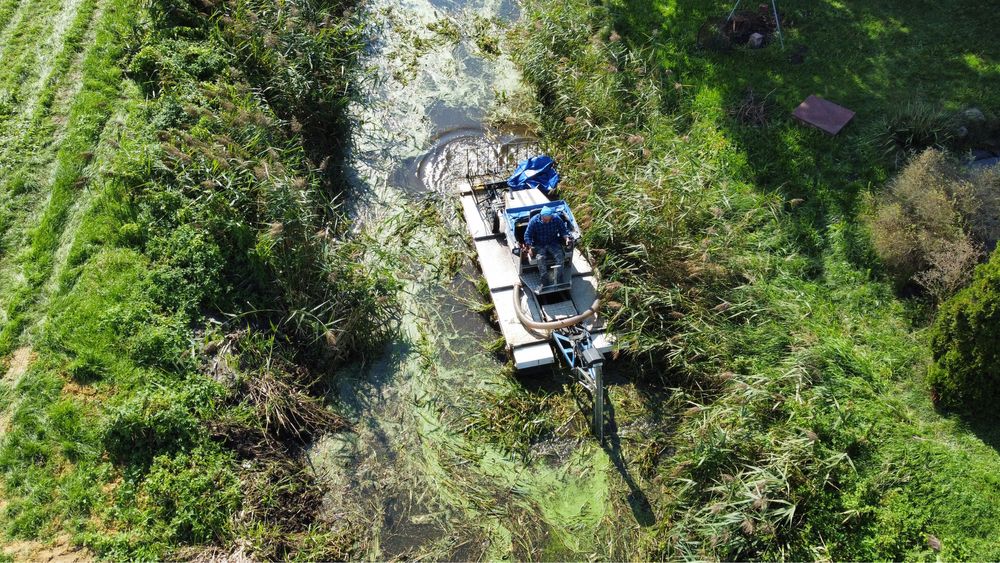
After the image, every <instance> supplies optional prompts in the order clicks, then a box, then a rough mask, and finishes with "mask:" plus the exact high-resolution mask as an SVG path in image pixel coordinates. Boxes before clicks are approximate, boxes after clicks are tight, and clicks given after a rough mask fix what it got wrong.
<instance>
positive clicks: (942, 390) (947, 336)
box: [929, 252, 1000, 413]
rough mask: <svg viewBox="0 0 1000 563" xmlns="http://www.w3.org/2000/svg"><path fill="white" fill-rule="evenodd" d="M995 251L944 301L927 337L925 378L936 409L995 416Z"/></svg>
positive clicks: (999, 279) (999, 355) (999, 293)
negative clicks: (928, 359) (931, 358)
mask: <svg viewBox="0 0 1000 563" xmlns="http://www.w3.org/2000/svg"><path fill="white" fill-rule="evenodd" d="M998 344H1000V252H994V253H993V257H992V259H991V260H990V261H989V262H988V263H986V264H983V265H982V266H980V267H979V268H978V269H977V270H976V274H975V279H974V280H973V281H972V284H971V285H970V286H969V287H967V288H965V289H964V290H962V291H961V292H960V293H958V294H957V295H955V296H954V297H953V298H951V299H950V300H949V301H948V302H947V303H945V304H944V305H943V306H942V307H941V310H940V313H939V314H938V318H937V321H936V322H935V324H934V328H933V332H932V334H931V348H932V350H933V353H934V364H933V365H932V366H931V369H930V373H929V380H930V384H931V388H932V390H933V393H934V398H935V400H936V402H937V404H938V405H940V406H942V407H944V408H947V409H954V410H968V411H973V412H981V413H995V412H996V401H997V400H998V399H1000V345H998Z"/></svg>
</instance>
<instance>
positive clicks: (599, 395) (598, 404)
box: [591, 364, 604, 444]
mask: <svg viewBox="0 0 1000 563" xmlns="http://www.w3.org/2000/svg"><path fill="white" fill-rule="evenodd" d="M591 369H592V370H593V374H594V434H595V435H596V436H597V441H598V443H601V444H603V443H604V370H603V369H602V366H601V365H600V364H597V365H595V366H594V367H593V368H591Z"/></svg>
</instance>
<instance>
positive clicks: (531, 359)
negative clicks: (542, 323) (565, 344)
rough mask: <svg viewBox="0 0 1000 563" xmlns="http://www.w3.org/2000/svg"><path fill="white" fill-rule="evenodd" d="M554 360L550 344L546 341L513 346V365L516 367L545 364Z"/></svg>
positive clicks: (525, 367) (531, 366) (522, 367)
mask: <svg viewBox="0 0 1000 563" xmlns="http://www.w3.org/2000/svg"><path fill="white" fill-rule="evenodd" d="M555 361H556V357H555V354H554V353H553V352H552V345H551V344H549V342H548V341H545V342H543V343H541V344H531V345H529V346H522V347H520V348H514V367H515V368H517V369H528V368H533V367H538V366H545V365H549V364H551V363H554V362H555Z"/></svg>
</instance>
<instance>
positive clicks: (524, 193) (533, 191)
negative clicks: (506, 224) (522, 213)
mask: <svg viewBox="0 0 1000 563" xmlns="http://www.w3.org/2000/svg"><path fill="white" fill-rule="evenodd" d="M504 203H506V204H507V208H508V209H517V208H518V207H528V206H529V205H538V204H541V203H549V198H548V197H546V196H545V194H543V193H542V190H539V189H538V188H529V189H527V190H517V191H516V192H511V191H508V192H507V193H506V194H504Z"/></svg>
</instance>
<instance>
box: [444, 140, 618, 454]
mask: <svg viewBox="0 0 1000 563" xmlns="http://www.w3.org/2000/svg"><path fill="white" fill-rule="evenodd" d="M530 149H531V145H529V144H526V143H525V144H513V145H505V146H504V147H503V148H502V150H500V151H498V152H497V154H495V155H492V156H493V157H492V158H483V155H481V154H476V155H472V154H470V155H468V157H467V168H466V170H467V173H466V177H465V180H466V181H465V182H464V183H463V184H462V185H461V188H460V190H459V192H460V197H461V201H462V210H463V214H464V216H465V221H466V224H467V226H468V229H469V234H470V235H471V237H472V240H473V242H474V244H475V247H476V252H477V254H478V257H479V262H480V266H481V269H482V272H483V276H484V277H485V279H486V282H487V284H488V286H489V290H490V297H491V298H492V299H493V303H494V305H495V307H496V313H497V319H498V321H499V323H500V329H501V332H503V336H504V338H505V340H506V343H507V349H508V351H509V352H510V354H511V356H512V358H513V361H514V365H515V367H516V368H517V369H518V370H524V369H529V368H533V367H536V366H543V365H546V364H552V363H554V362H555V361H557V360H556V358H557V357H558V358H561V359H562V360H563V362H564V363H565V365H566V367H567V368H569V370H570V373H571V374H572V375H573V377H574V378H575V379H576V380H577V381H579V382H580V383H581V384H582V385H583V386H584V387H585V388H586V389H587V390H588V391H589V392H590V394H591V396H592V398H593V403H594V407H593V427H594V433H595V435H596V436H597V438H598V439H599V440H601V441H603V433H604V381H603V366H604V354H606V353H607V352H609V351H610V350H611V347H612V343H613V339H612V337H611V335H609V334H608V333H607V332H606V330H605V326H604V319H603V318H602V317H601V316H600V315H599V314H598V310H599V306H600V299H598V294H597V275H596V272H595V271H594V269H593V266H592V264H591V263H590V261H589V260H588V259H587V257H586V256H585V255H584V254H583V253H582V252H581V250H580V249H579V248H577V241H579V239H580V237H581V234H582V233H581V231H580V226H579V224H578V223H577V221H576V218H575V217H574V216H573V212H572V210H571V209H570V206H569V204H567V203H566V202H565V201H563V200H560V199H555V198H553V197H552V196H553V195H554V193H553V192H549V193H546V191H547V190H546V186H544V185H539V183H538V182H534V183H533V182H528V183H527V184H522V185H514V186H512V185H511V184H515V182H513V181H512V182H511V183H510V184H509V183H508V181H507V176H509V175H510V174H511V172H512V171H513V170H514V164H515V163H519V162H520V164H521V166H520V167H519V168H518V171H521V170H523V169H524V168H525V166H524V164H525V162H526V161H528V160H529V159H527V158H525V157H527V156H529V155H530ZM542 160H543V161H545V160H544V158H543V159H542ZM547 162H549V164H550V165H551V161H547ZM531 175H532V171H531V170H528V171H527V174H522V175H521V176H522V178H523V177H524V176H528V177H530V176H531ZM543 207H549V208H550V209H552V210H554V212H555V214H556V216H557V217H559V218H560V219H561V220H563V221H564V222H565V224H566V225H567V227H568V230H569V231H570V237H569V244H568V245H567V246H566V248H565V249H564V250H565V260H564V261H563V262H562V263H561V264H555V265H553V266H552V271H554V280H543V279H542V277H541V276H540V275H539V272H538V257H537V256H529V253H528V252H527V249H526V245H525V243H524V233H525V230H526V229H527V226H528V222H529V221H530V220H531V218H532V217H534V216H535V215H536V214H538V213H540V212H541V210H542V208H543ZM546 281H550V282H552V283H545V282H546Z"/></svg>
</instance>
